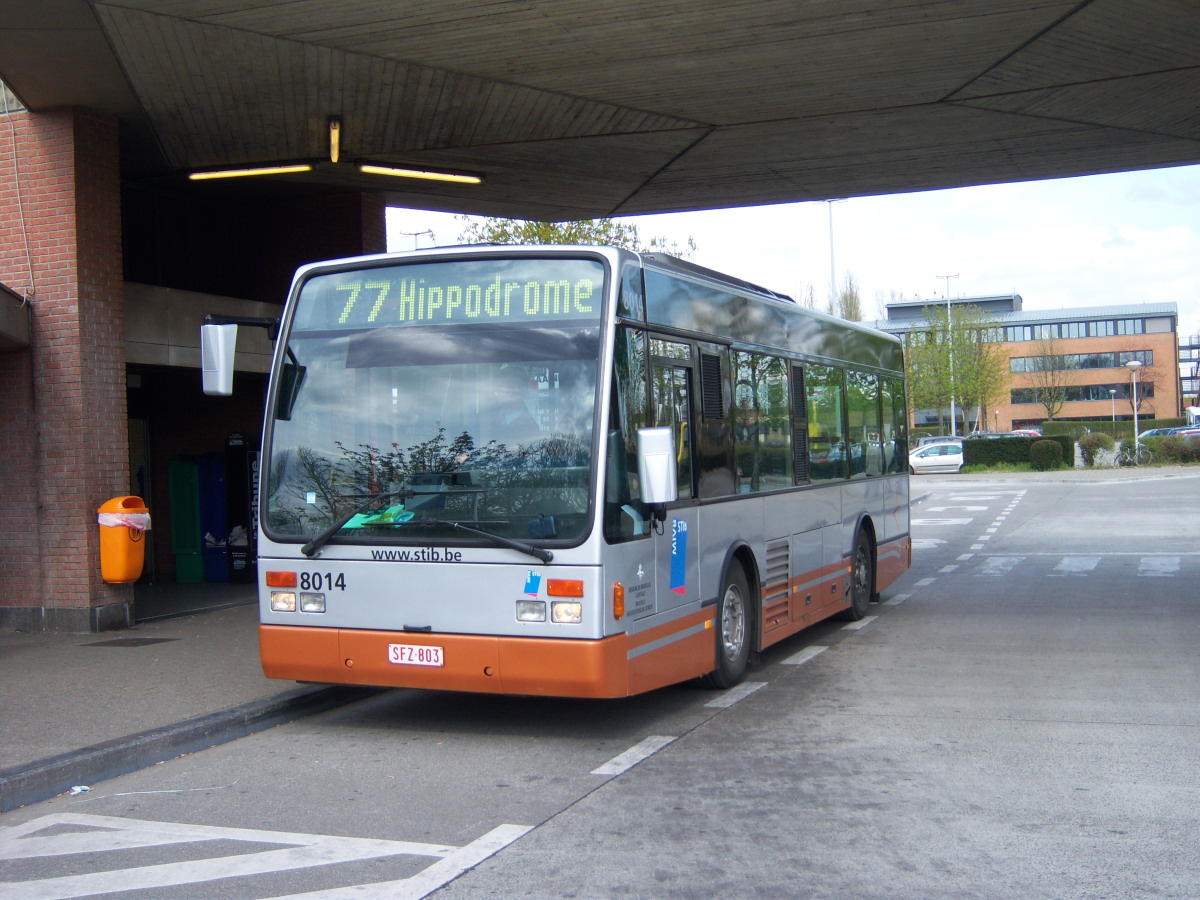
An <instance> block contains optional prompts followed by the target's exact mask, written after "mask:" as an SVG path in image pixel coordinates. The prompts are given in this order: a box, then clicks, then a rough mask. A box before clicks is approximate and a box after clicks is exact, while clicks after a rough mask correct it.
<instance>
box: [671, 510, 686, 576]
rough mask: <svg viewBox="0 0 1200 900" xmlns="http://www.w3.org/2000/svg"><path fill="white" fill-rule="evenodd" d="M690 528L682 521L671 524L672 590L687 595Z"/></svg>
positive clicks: (677, 520) (676, 520) (675, 520)
mask: <svg viewBox="0 0 1200 900" xmlns="http://www.w3.org/2000/svg"><path fill="white" fill-rule="evenodd" d="M687 546H688V526H687V522H685V521H683V520H682V519H674V520H673V521H672V522H671V590H672V591H673V592H674V593H676V594H686V593H687Z"/></svg>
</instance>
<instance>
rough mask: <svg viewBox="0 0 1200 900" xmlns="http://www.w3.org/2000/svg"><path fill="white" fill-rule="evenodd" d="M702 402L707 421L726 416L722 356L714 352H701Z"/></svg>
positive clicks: (714, 420) (718, 419)
mask: <svg viewBox="0 0 1200 900" xmlns="http://www.w3.org/2000/svg"><path fill="white" fill-rule="evenodd" d="M700 402H701V406H702V408H703V411H704V418H705V419H706V420H707V421H709V422H716V421H720V420H721V419H724V418H725V403H724V401H723V400H722V398H721V357H719V356H717V355H715V354H713V353H701V354H700Z"/></svg>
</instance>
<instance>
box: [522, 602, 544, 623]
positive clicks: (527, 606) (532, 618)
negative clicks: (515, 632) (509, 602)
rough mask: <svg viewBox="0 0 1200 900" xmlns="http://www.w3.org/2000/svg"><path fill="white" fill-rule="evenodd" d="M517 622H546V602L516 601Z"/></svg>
mask: <svg viewBox="0 0 1200 900" xmlns="http://www.w3.org/2000/svg"><path fill="white" fill-rule="evenodd" d="M517 621H518V622H545V621H546V601H544V600H518V601H517Z"/></svg>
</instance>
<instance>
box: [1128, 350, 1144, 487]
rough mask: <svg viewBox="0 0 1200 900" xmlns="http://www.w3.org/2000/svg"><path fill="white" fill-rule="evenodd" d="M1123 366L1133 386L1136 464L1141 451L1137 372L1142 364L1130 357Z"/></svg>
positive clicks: (1134, 459)
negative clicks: (1127, 371)
mask: <svg viewBox="0 0 1200 900" xmlns="http://www.w3.org/2000/svg"><path fill="white" fill-rule="evenodd" d="M1125 367H1126V368H1127V369H1129V383H1130V384H1131V385H1132V386H1133V464H1134V465H1137V458H1138V454H1139V453H1140V451H1141V441H1140V440H1139V438H1138V412H1137V408H1138V399H1137V372H1138V369H1140V368H1141V367H1142V364H1141V363H1140V362H1138V361H1137V360H1136V359H1131V360H1130V361H1129V362H1127V363H1125Z"/></svg>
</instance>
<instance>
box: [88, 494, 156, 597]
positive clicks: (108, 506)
mask: <svg viewBox="0 0 1200 900" xmlns="http://www.w3.org/2000/svg"><path fill="white" fill-rule="evenodd" d="M97 512H98V513H99V516H98V517H97V521H98V522H99V523H100V576H101V577H102V578H103V579H104V580H105V581H107V582H109V583H111V584H127V583H129V582H131V581H137V580H138V579H139V578H141V577H142V566H143V565H145V562H146V541H145V538H146V532H147V531H148V530H149V529H150V510H148V509H147V508H146V502H145V501H144V500H142V498H141V497H113V498H112V499H111V500H109V501H107V502H106V503H105V504H104V505H102V506H101V507H100V509H98V510H97Z"/></svg>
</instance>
